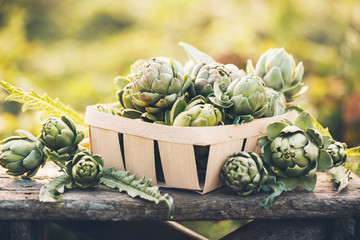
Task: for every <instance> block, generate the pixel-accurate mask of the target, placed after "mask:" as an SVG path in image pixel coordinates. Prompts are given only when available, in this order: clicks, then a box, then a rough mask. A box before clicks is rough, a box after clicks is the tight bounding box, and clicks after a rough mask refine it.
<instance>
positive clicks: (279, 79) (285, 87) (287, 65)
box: [246, 48, 307, 102]
mask: <svg viewBox="0 0 360 240" xmlns="http://www.w3.org/2000/svg"><path fill="white" fill-rule="evenodd" d="M246 71H247V74H254V73H255V74H256V75H257V76H259V77H260V78H262V79H263V80H264V82H265V85H266V86H267V87H270V88H273V89H275V90H276V91H279V92H282V93H283V94H284V96H285V98H286V101H287V102H291V101H293V100H294V99H295V98H296V97H298V96H299V95H301V94H303V93H304V92H305V91H306V89H307V88H306V87H304V83H303V82H302V78H303V75H304V67H303V64H302V62H300V63H298V65H297V66H295V60H294V58H293V56H291V55H290V54H288V53H287V52H286V51H285V49H284V48H277V49H269V50H268V51H266V52H265V53H264V54H262V55H261V56H260V58H259V60H258V62H257V63H256V67H255V68H254V66H253V65H252V62H251V60H249V61H248V63H247V66H246Z"/></svg>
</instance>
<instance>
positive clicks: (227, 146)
mask: <svg viewBox="0 0 360 240" xmlns="http://www.w3.org/2000/svg"><path fill="white" fill-rule="evenodd" d="M242 146H243V140H236V141H231V142H225V143H219V144H213V145H211V146H210V150H209V158H208V164H207V169H206V179H205V185H204V189H203V193H207V192H209V191H212V190H214V189H216V188H218V187H220V186H222V185H223V182H222V181H221V179H220V169H221V167H222V165H223V164H224V162H225V160H226V159H227V158H228V157H229V156H230V155H232V154H234V153H236V152H241V148H242Z"/></svg>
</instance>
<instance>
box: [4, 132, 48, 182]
mask: <svg viewBox="0 0 360 240" xmlns="http://www.w3.org/2000/svg"><path fill="white" fill-rule="evenodd" d="M16 132H17V133H18V134H19V135H20V136H13V137H9V138H7V139H4V140H3V141H1V143H2V144H4V145H3V146H1V148H0V150H1V151H0V165H1V166H2V167H4V168H6V169H7V171H6V173H7V174H9V175H13V176H20V175H23V174H26V175H25V177H26V178H30V177H32V176H34V175H35V174H36V172H37V171H38V170H39V168H40V167H41V166H44V165H45V163H46V161H45V155H44V154H43V151H42V149H43V145H42V144H41V142H40V141H37V139H36V137H34V136H33V135H31V133H29V132H26V131H23V130H18V131H16Z"/></svg>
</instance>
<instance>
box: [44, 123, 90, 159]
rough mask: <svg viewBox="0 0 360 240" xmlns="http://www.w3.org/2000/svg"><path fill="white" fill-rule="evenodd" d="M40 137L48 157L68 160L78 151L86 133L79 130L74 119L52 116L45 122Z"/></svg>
mask: <svg viewBox="0 0 360 240" xmlns="http://www.w3.org/2000/svg"><path fill="white" fill-rule="evenodd" d="M38 139H39V140H40V141H41V143H42V144H43V145H44V146H45V148H44V152H45V153H46V155H48V157H50V158H52V159H54V158H55V159H57V160H60V161H67V160H69V159H70V158H71V157H72V156H73V155H75V153H76V152H77V151H78V144H79V143H80V142H81V140H83V139H84V133H83V132H82V131H81V130H77V129H76V126H75V123H74V122H73V120H71V119H70V118H69V117H67V116H62V117H61V118H57V117H50V118H48V119H47V121H46V122H45V123H44V124H43V126H42V128H41V134H40V135H39V137H38Z"/></svg>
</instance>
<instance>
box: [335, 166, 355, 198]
mask: <svg viewBox="0 0 360 240" xmlns="http://www.w3.org/2000/svg"><path fill="white" fill-rule="evenodd" d="M332 172H333V173H332V174H331V181H332V182H334V183H336V184H338V190H337V192H341V191H342V190H344V189H345V188H346V187H347V185H348V184H349V181H350V179H351V177H350V173H351V172H350V170H348V169H346V168H344V167H343V166H341V165H340V166H338V167H334V168H333V169H332Z"/></svg>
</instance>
